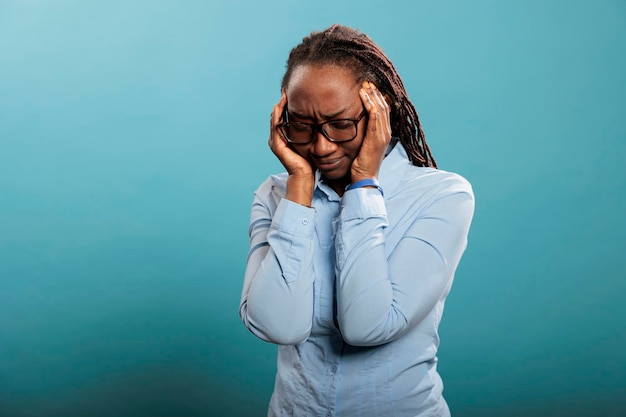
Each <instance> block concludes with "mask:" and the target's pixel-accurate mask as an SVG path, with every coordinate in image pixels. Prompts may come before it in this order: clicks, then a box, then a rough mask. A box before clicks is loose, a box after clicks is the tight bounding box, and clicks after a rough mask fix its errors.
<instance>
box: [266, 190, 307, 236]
mask: <svg viewBox="0 0 626 417" xmlns="http://www.w3.org/2000/svg"><path fill="white" fill-rule="evenodd" d="M314 225H315V209H314V208H311V207H306V206H303V205H301V204H298V203H294V202H293V201H290V200H287V199H285V198H282V199H281V200H280V202H279V203H278V207H277V208H276V212H275V213H274V217H273V219H272V228H273V229H276V230H279V231H280V232H283V233H287V234H289V235H292V236H312V235H313V230H314Z"/></svg>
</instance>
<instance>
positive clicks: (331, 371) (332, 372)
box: [330, 365, 337, 374]
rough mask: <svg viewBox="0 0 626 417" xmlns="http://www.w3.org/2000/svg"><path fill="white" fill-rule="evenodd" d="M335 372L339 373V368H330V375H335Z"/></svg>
mask: <svg viewBox="0 0 626 417" xmlns="http://www.w3.org/2000/svg"><path fill="white" fill-rule="evenodd" d="M335 372H337V367H336V366H335V365H333V366H332V368H330V373H331V374H334V373H335Z"/></svg>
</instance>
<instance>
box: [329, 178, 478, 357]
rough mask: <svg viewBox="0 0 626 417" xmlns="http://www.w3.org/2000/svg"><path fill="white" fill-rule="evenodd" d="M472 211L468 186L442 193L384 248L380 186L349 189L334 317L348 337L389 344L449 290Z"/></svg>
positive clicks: (359, 342) (338, 247) (356, 341)
mask: <svg viewBox="0 0 626 417" xmlns="http://www.w3.org/2000/svg"><path fill="white" fill-rule="evenodd" d="M407 209H409V210H410V207H407ZM473 212H474V197H473V193H472V192H471V187H470V186H469V184H467V187H465V188H463V187H461V188H460V189H456V190H454V191H452V192H445V193H442V194H441V195H440V196H437V198H435V199H434V200H433V202H432V204H430V205H429V206H428V207H426V208H425V209H423V210H421V211H419V212H418V213H416V216H415V218H414V219H412V220H411V222H410V224H409V226H408V227H407V230H406V231H405V232H404V233H403V234H402V238H401V239H400V241H399V242H398V244H397V245H396V246H395V247H394V248H393V250H391V252H389V253H387V250H386V245H387V242H386V241H385V233H384V230H385V228H387V227H388V220H387V213H386V208H385V202H384V200H383V198H382V196H381V195H380V193H379V192H378V190H375V189H368V188H360V189H355V190H350V191H347V192H346V193H345V194H344V196H343V199H342V212H341V215H340V222H339V228H338V233H337V241H336V254H337V264H336V275H337V321H338V323H339V327H340V330H341V333H342V336H343V338H344V340H345V341H346V342H347V343H349V344H352V345H358V346H374V345H379V344H383V343H387V342H390V341H392V340H394V339H396V338H398V337H400V336H401V335H403V334H404V333H406V332H407V331H408V330H410V329H411V328H412V327H414V326H415V325H417V324H418V323H420V321H422V320H423V319H424V318H425V317H426V316H427V315H428V314H429V313H430V311H431V310H432V309H433V307H434V306H435V304H436V303H437V302H438V301H439V300H440V299H441V297H442V295H444V294H445V292H446V291H447V290H448V289H449V286H450V284H451V281H452V279H453V276H454V271H455V269H456V267H457V265H458V263H459V261H460V258H461V255H462V253H463V251H464V250H465V247H466V245H467V234H468V231H469V226H470V222H471V218H472V216H473ZM387 249H389V248H387Z"/></svg>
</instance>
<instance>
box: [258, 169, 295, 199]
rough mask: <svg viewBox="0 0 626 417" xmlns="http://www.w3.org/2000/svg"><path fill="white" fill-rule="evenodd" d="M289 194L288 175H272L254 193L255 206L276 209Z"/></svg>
mask: <svg viewBox="0 0 626 417" xmlns="http://www.w3.org/2000/svg"><path fill="white" fill-rule="evenodd" d="M286 193H287V173H286V172H284V173H281V174H277V175H270V176H269V177H268V178H267V179H266V180H265V181H263V182H262V183H261V185H259V187H258V188H257V189H256V191H255V192H254V201H255V204H259V203H260V204H263V205H266V206H269V207H276V206H278V203H279V202H280V199H281V198H283V197H284V196H285V194H286Z"/></svg>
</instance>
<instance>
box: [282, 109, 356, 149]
mask: <svg viewBox="0 0 626 417" xmlns="http://www.w3.org/2000/svg"><path fill="white" fill-rule="evenodd" d="M365 114H366V111H365V110H363V112H361V115H360V116H359V117H357V118H356V119H336V120H329V121H327V122H323V123H304V122H289V121H286V122H282V123H280V124H278V129H280V132H281V133H282V135H283V137H284V138H285V139H286V140H287V142H290V143H295V144H297V145H305V144H307V143H310V142H312V141H313V139H315V133H316V132H321V133H322V135H324V137H325V138H326V139H328V140H329V141H331V142H347V141H349V140H352V139H354V138H356V135H357V133H358V129H357V125H358V123H359V122H360V121H361V119H362V118H363V117H364V116H365ZM286 118H287V112H285V119H286Z"/></svg>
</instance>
